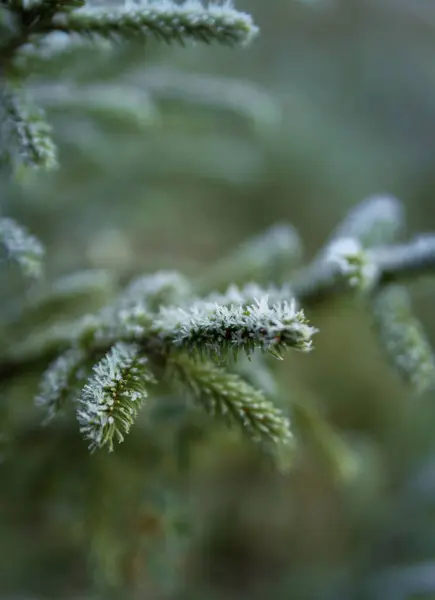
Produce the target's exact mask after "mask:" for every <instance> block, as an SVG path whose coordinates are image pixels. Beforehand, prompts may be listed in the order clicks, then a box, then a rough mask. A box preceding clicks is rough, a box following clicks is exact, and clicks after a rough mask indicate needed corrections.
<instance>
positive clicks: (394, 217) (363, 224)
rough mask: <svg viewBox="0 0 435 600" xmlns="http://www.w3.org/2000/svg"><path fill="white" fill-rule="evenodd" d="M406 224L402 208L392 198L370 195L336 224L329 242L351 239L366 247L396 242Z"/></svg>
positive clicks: (395, 199) (399, 203)
mask: <svg viewBox="0 0 435 600" xmlns="http://www.w3.org/2000/svg"><path fill="white" fill-rule="evenodd" d="M404 224H405V214H404V209H403V206H402V204H401V202H399V200H397V198H394V196H382V195H380V196H369V197H368V198H366V199H365V200H363V201H362V202H360V203H359V204H357V205H356V206H355V207H354V208H353V209H352V210H350V211H349V213H348V214H347V216H346V217H345V218H344V220H343V221H342V222H341V223H340V224H339V225H338V227H337V228H336V229H335V231H334V232H333V234H332V236H331V241H335V240H338V239H341V238H353V239H356V240H358V241H359V242H360V244H361V245H362V246H363V247H365V248H370V247H372V246H381V245H385V244H390V243H392V242H395V241H396V240H397V238H398V236H399V235H400V233H402V231H403V229H404Z"/></svg>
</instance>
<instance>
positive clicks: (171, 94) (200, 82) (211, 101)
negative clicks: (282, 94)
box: [128, 68, 280, 129]
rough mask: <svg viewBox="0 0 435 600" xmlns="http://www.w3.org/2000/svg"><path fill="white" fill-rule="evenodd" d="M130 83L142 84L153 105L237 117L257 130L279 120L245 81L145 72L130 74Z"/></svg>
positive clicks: (270, 102)
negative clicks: (191, 107)
mask: <svg viewBox="0 0 435 600" xmlns="http://www.w3.org/2000/svg"><path fill="white" fill-rule="evenodd" d="M128 79H129V80H130V76H129V78H128ZM131 80H132V83H133V82H134V84H135V85H137V82H138V81H139V82H143V84H142V88H143V90H144V91H146V92H147V93H149V94H151V96H152V98H153V99H154V100H155V101H156V102H167V101H169V102H178V103H181V104H183V105H185V104H186V105H194V106H195V107H197V108H198V109H200V108H204V107H207V108H210V109H211V110H213V111H218V112H222V111H223V112H228V113H231V114H237V115H238V116H240V117H244V118H245V119H248V120H249V121H251V122H252V123H253V124H254V125H255V127H257V128H259V129H265V128H270V127H274V126H275V125H277V124H278V123H279V120H280V108H279V106H278V104H277V102H276V101H275V100H274V99H273V98H272V96H271V95H270V94H268V93H267V92H266V91H265V90H262V89H261V88H259V87H258V86H255V85H253V84H252V83H250V82H247V81H240V80H238V79H237V80H234V79H230V78H224V77H216V76H214V77H212V76H208V75H203V74H198V73H188V72H184V71H178V70H176V69H162V68H149V69H147V70H146V71H145V73H143V72H137V71H133V73H132V74H131Z"/></svg>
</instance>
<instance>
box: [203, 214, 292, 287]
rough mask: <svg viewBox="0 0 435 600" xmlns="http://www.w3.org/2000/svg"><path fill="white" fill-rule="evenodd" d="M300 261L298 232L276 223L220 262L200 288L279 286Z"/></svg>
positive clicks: (288, 225)
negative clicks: (241, 284) (249, 284)
mask: <svg viewBox="0 0 435 600" xmlns="http://www.w3.org/2000/svg"><path fill="white" fill-rule="evenodd" d="M301 258H302V241H301V239H300V236H299V234H298V232H297V231H296V229H295V228H294V227H293V226H292V225H290V224H288V223H277V224H276V225H273V226H272V227H270V228H269V229H267V230H266V231H265V232H263V233H262V234H260V235H258V236H254V237H253V238H250V239H249V240H247V241H246V242H245V243H243V244H241V245H240V246H239V247H238V248H237V249H236V250H235V251H234V252H231V253H230V254H229V255H228V256H227V257H225V258H224V259H223V260H221V261H220V262H219V263H218V264H217V265H216V266H215V267H214V268H212V269H211V270H210V272H209V273H208V274H207V275H206V276H205V277H204V279H203V280H202V281H200V285H201V287H204V288H207V289H210V287H212V288H219V287H221V286H222V285H224V284H225V285H226V284H227V283H228V281H231V282H235V283H238V284H240V283H247V282H250V281H255V282H257V284H261V283H266V284H270V282H272V281H273V282H274V283H275V284H276V283H280V282H282V281H283V280H284V279H285V278H286V277H287V276H288V275H289V273H290V272H291V270H292V269H293V268H294V267H295V266H296V265H297V264H298V263H299V262H300V260H301Z"/></svg>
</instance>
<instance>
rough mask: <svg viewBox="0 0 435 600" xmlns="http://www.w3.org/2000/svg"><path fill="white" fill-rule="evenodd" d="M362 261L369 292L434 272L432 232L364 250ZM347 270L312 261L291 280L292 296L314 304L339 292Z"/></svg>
mask: <svg viewBox="0 0 435 600" xmlns="http://www.w3.org/2000/svg"><path fill="white" fill-rule="evenodd" d="M361 261H362V264H365V265H366V267H367V265H370V271H371V272H372V273H377V276H376V277H373V285H372V288H371V291H372V292H373V293H374V292H375V291H376V290H377V289H380V288H382V287H384V286H385V285H387V284H390V283H404V282H407V281H411V280H414V279H415V278H416V277H419V276H425V275H433V274H434V273H435V234H434V235H432V234H428V235H425V236H421V237H419V238H417V239H416V240H413V241H410V242H408V243H404V244H397V245H392V246H386V247H379V248H371V249H368V250H365V254H364V255H363V257H361ZM347 284H348V273H343V267H342V265H340V261H339V260H337V261H335V260H332V261H331V260H330V261H328V262H326V263H325V262H322V261H315V262H314V263H312V264H311V265H309V266H308V267H306V268H305V269H303V270H302V271H301V272H300V273H299V274H298V275H297V276H296V278H295V280H294V281H292V282H291V287H292V289H293V293H294V294H295V296H296V298H298V299H299V301H300V302H301V304H302V305H303V306H305V305H308V304H316V303H318V302H322V301H324V300H328V299H330V298H332V297H334V296H337V295H339V294H341V293H343V292H344V291H345V290H346V287H347Z"/></svg>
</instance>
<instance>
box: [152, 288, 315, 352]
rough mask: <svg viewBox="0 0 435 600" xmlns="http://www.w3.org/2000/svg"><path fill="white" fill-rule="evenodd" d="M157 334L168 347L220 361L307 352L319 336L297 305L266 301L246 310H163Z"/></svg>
mask: <svg viewBox="0 0 435 600" xmlns="http://www.w3.org/2000/svg"><path fill="white" fill-rule="evenodd" d="M153 330H154V331H156V332H158V334H159V336H160V337H161V338H162V339H163V340H164V341H165V342H167V343H168V344H171V345H172V344H173V345H175V346H176V347H179V348H183V349H185V350H189V351H190V352H196V353H198V354H199V355H203V354H209V355H212V356H217V357H222V356H225V354H226V353H230V354H232V355H233V356H234V357H235V358H237V355H238V353H239V352H240V351H243V352H245V353H246V354H247V355H250V354H251V353H252V352H253V351H254V350H255V349H256V348H260V349H261V350H263V351H268V352H270V353H271V354H273V355H274V356H275V357H277V358H281V354H280V353H281V352H282V351H283V350H284V349H286V348H290V347H291V348H295V349H297V350H301V351H304V352H307V351H309V350H311V346H312V341H311V337H312V335H313V334H314V333H316V329H314V328H313V327H311V326H309V325H308V323H307V321H306V319H305V317H304V314H303V312H302V311H296V307H295V304H294V303H288V302H283V303H282V304H275V305H274V306H273V307H269V305H268V301H267V298H266V297H263V298H262V300H257V302H256V304H253V305H251V306H246V307H230V308H228V307H226V306H222V305H219V304H204V306H203V307H202V308H201V309H200V308H198V307H194V308H193V309H191V310H184V309H180V308H175V309H172V308H163V309H162V311H161V313H160V317H159V318H158V319H157V321H156V322H155V323H154V324H153Z"/></svg>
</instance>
